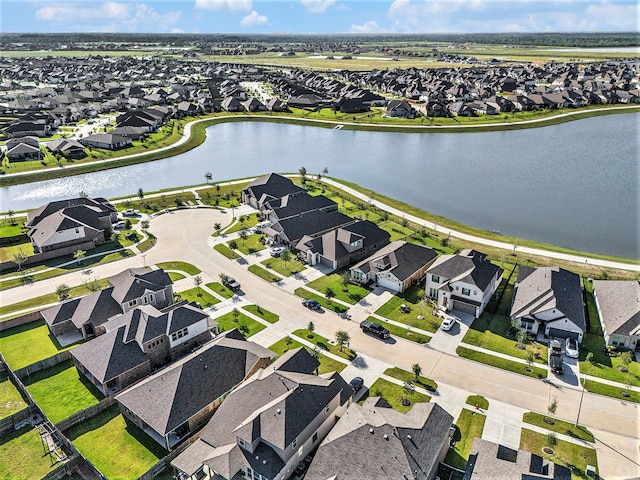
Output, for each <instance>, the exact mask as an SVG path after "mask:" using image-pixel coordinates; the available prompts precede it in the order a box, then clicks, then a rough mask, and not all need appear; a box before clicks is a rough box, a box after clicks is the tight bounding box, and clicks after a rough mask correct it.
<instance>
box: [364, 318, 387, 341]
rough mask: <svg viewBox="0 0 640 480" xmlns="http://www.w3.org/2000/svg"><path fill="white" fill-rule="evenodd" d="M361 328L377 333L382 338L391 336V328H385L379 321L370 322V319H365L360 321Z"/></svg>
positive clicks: (367, 331) (366, 331)
mask: <svg viewBox="0 0 640 480" xmlns="http://www.w3.org/2000/svg"><path fill="white" fill-rule="evenodd" d="M360 328H361V329H362V331H363V332H365V333H371V334H373V335H377V336H378V337H380V338H382V339H385V338H389V330H387V329H386V328H384V327H383V326H382V325H380V324H379V323H378V322H369V321H368V320H363V321H362V322H360Z"/></svg>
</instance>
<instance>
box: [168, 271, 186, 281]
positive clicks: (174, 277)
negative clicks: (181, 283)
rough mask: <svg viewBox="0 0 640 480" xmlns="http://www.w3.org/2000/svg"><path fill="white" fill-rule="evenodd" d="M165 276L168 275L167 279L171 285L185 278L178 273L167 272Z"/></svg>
mask: <svg viewBox="0 0 640 480" xmlns="http://www.w3.org/2000/svg"><path fill="white" fill-rule="evenodd" d="M167 275H169V278H170V279H171V281H172V282H173V283H176V282H177V281H178V280H182V279H183V278H187V277H185V276H184V275H183V274H181V273H178V272H167Z"/></svg>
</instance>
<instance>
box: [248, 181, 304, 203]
mask: <svg viewBox="0 0 640 480" xmlns="http://www.w3.org/2000/svg"><path fill="white" fill-rule="evenodd" d="M298 193H306V190H305V189H304V188H302V187H299V186H298V185H296V184H294V183H293V182H292V181H291V179H289V178H287V177H283V176H282V175H278V174H277V173H270V174H267V175H263V176H262V177H260V178H256V179H255V180H254V181H253V182H251V183H250V184H249V185H247V186H246V187H245V188H244V189H243V190H242V203H246V204H248V205H251V206H252V207H253V208H256V209H258V210H262V207H263V205H264V204H265V203H266V202H270V201H272V200H276V199H278V198H282V197H285V196H286V195H295V194H298Z"/></svg>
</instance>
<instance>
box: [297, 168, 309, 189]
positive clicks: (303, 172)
mask: <svg viewBox="0 0 640 480" xmlns="http://www.w3.org/2000/svg"><path fill="white" fill-rule="evenodd" d="M298 172H299V173H300V181H301V182H302V184H303V185H304V184H305V183H307V169H306V168H304V167H300V170H298Z"/></svg>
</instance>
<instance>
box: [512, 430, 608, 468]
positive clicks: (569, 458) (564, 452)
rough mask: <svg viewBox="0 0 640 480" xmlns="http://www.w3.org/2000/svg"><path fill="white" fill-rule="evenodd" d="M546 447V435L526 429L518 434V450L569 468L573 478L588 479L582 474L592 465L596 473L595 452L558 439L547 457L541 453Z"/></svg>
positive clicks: (596, 461) (596, 460)
mask: <svg viewBox="0 0 640 480" xmlns="http://www.w3.org/2000/svg"><path fill="white" fill-rule="evenodd" d="M546 445H547V442H546V435H544V434H542V433H538V432H534V431H532V430H528V429H526V428H523V429H522V433H521V434H520V449H522V450H526V451H527V452H531V453H535V454H536V455H540V456H542V457H544V458H546V459H547V460H550V461H552V462H554V463H557V464H559V465H563V466H565V467H568V468H570V469H571V470H572V472H573V477H574V478H576V477H577V478H584V479H586V478H588V477H587V476H586V475H585V473H584V472H585V470H586V469H587V465H593V466H594V467H596V471H597V468H598V459H597V456H596V451H595V450H594V449H593V448H588V447H583V446H581V445H577V444H575V443H572V442H565V441H564V440H560V439H558V443H557V445H556V446H555V447H553V453H552V454H551V455H549V454H546V453H544V452H543V451H542V449H543V448H544V447H546ZM596 478H597V477H596Z"/></svg>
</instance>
